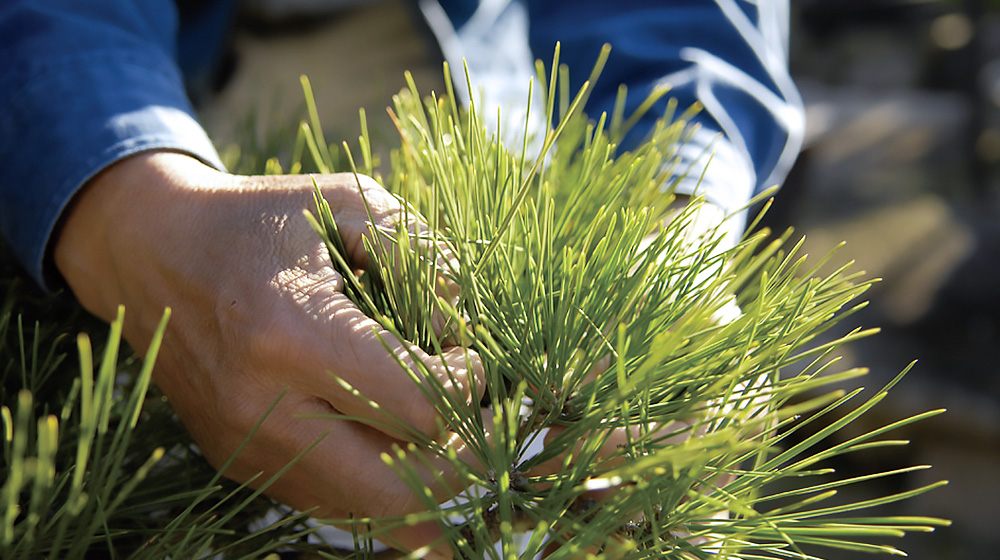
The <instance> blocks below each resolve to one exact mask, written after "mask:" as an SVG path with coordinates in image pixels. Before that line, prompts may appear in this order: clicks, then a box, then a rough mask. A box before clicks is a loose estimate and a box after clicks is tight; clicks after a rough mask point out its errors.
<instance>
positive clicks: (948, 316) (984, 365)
mask: <svg viewBox="0 0 1000 560" xmlns="http://www.w3.org/2000/svg"><path fill="white" fill-rule="evenodd" d="M320 3H322V2H320ZM345 3H346V4H355V3H356V2H350V1H348V2H345ZM299 4H301V5H300V6H297V5H299ZM314 4H316V2H310V1H308V0H298V1H295V2H270V1H267V0H257V1H252V2H249V5H250V8H249V9H248V10H247V13H246V14H245V15H244V16H243V18H242V20H241V24H240V26H239V28H238V29H237V30H236V32H235V47H234V49H233V55H232V57H231V59H230V60H229V61H228V63H229V64H228V65H227V68H228V69H229V71H228V73H227V76H226V80H225V86H224V87H222V88H221V91H219V93H218V94H217V95H215V96H213V97H212V98H211V99H210V100H208V101H207V102H206V103H205V104H204V105H203V109H202V112H203V120H204V122H205V123H206V126H207V128H208V129H209V131H210V133H211V134H212V136H213V137H214V138H215V139H216V140H217V141H218V142H219V145H220V146H227V145H236V144H243V145H245V146H247V145H252V150H259V151H262V152H263V153H269V154H274V153H278V152H279V151H280V149H287V146H289V145H290V144H289V142H290V137H289V136H287V131H288V130H289V124H290V123H294V122H297V121H298V120H299V119H300V118H301V117H302V115H303V114H304V113H303V109H302V107H303V106H302V101H301V99H302V95H301V90H300V86H299V81H298V77H299V75H300V74H307V75H309V77H310V78H311V80H312V85H313V88H314V90H315V92H316V95H317V98H318V103H319V108H320V112H321V120H322V122H323V123H324V124H325V128H327V129H328V131H327V138H337V137H340V138H346V139H353V138H356V136H357V133H358V125H357V122H358V119H357V110H358V108H359V107H366V108H367V110H368V115H369V120H370V124H371V128H372V134H373V137H374V138H375V143H376V144H379V143H382V144H384V145H390V144H391V143H392V138H394V135H393V133H392V131H391V128H390V123H389V122H388V120H387V119H386V118H385V111H384V108H385V107H386V106H387V105H388V104H389V103H390V100H391V96H392V95H393V94H394V93H396V92H397V91H398V90H399V89H400V88H402V87H403V86H404V81H403V71H404V70H410V71H411V72H412V73H413V75H414V77H415V80H416V82H417V84H418V85H419V86H420V88H421V91H424V92H427V91H430V90H432V89H433V90H436V91H442V89H443V87H442V84H441V78H440V58H439V55H438V53H437V52H436V50H435V49H434V48H433V47H432V46H431V43H430V42H429V41H428V37H427V35H426V32H425V30H423V28H421V27H420V25H421V23H420V19H419V18H418V17H416V14H415V13H414V12H413V11H412V7H411V6H410V5H409V4H408V3H407V2H405V1H403V0H386V1H382V2H375V3H366V4H364V5H358V6H352V7H348V8H342V9H339V10H337V11H334V12H330V11H328V10H327V9H322V10H314V8H313V7H312V6H313V5H314ZM791 47H792V48H791V68H792V73H793V76H794V77H795V78H796V80H797V82H798V84H799V86H800V88H801V91H802V95H803V98H804V100H805V102H806V106H807V123H808V124H807V127H808V131H807V139H806V145H805V147H804V150H803V153H802V156H801V157H800V159H799V162H798V164H797V166H796V168H795V170H794V171H793V173H792V176H791V177H790V178H789V180H788V182H787V183H786V185H785V187H784V188H783V190H782V191H781V192H780V193H779V195H778V197H777V199H776V205H775V207H774V209H773V211H772V212H771V213H770V214H769V215H768V217H767V220H766V221H767V225H768V226H770V227H772V228H775V229H778V230H782V229H784V228H785V227H794V228H795V230H796V232H797V233H798V234H802V235H805V236H806V239H807V242H806V249H807V251H808V252H810V254H815V255H817V256H822V255H824V254H826V253H827V252H828V251H829V250H830V249H831V248H832V247H834V246H835V245H836V244H837V243H838V242H840V241H846V242H847V245H846V246H845V247H844V248H843V249H841V250H840V252H839V253H838V258H837V259H835V261H834V262H837V263H843V262H845V261H847V260H851V259H853V260H855V261H856V263H857V265H856V267H857V268H858V269H861V270H865V271H867V273H868V274H869V275H870V276H872V277H878V278H881V279H882V281H881V282H879V283H878V284H876V286H875V288H874V289H873V290H872V291H871V292H869V299H870V300H871V305H869V306H868V308H866V309H865V310H864V311H863V312H861V313H859V314H857V315H855V316H852V317H850V318H849V319H848V320H847V321H845V323H844V324H843V325H841V326H840V327H839V330H838V331H837V333H835V334H843V333H845V332H846V331H847V330H849V329H850V328H852V327H854V326H858V325H863V326H865V327H872V326H879V327H881V328H882V329H883V333H882V334H880V335H879V336H876V337H873V338H870V339H866V340H863V341H861V342H859V343H857V344H854V345H853V346H851V347H850V348H849V349H848V355H846V356H845V362H846V364H845V367H846V366H847V365H863V366H868V367H870V368H871V374H870V375H869V377H868V379H867V380H866V381H865V383H866V384H867V385H868V386H871V387H877V386H881V385H882V384H884V383H885V382H887V381H889V380H890V379H891V378H893V377H894V376H895V375H896V374H897V373H898V372H899V371H901V370H902V369H904V368H905V367H906V366H907V364H908V363H910V362H911V361H912V360H915V359H916V360H919V362H918V363H917V365H916V366H915V367H914V368H913V370H912V371H911V373H910V374H909V375H908V377H907V379H905V380H904V382H903V383H902V384H900V385H899V386H898V387H897V388H896V389H894V391H893V392H892V393H891V394H890V398H889V399H887V401H886V402H884V403H883V404H882V405H881V406H879V407H876V409H875V411H874V413H873V414H869V415H867V416H866V417H865V420H864V422H863V424H864V425H860V426H857V427H855V428H854V429H856V430H861V429H871V428H874V427H877V426H881V425H883V424H886V423H890V422H892V421H895V420H898V419H901V418H904V417H907V416H909V415H912V414H916V413H920V412H923V411H926V410H930V409H936V408H942V407H943V408H947V409H948V413H947V414H944V415H942V416H938V417H936V418H934V419H931V420H929V421H925V422H921V423H918V424H917V425H916V426H913V427H911V428H909V429H907V430H906V431H905V432H904V433H896V434H895V437H901V438H906V439H910V440H911V442H912V443H911V445H909V446H907V447H905V448H893V450H892V451H890V452H869V453H863V454H856V455H855V456H851V457H850V458H849V459H845V460H842V461H841V462H840V463H839V464H837V465H834V466H835V467H836V468H837V469H838V470H839V471H841V472H842V473H843V474H854V473H856V474H862V473H868V472H873V471H874V470H875V469H878V470H887V469H892V468H901V467H905V466H910V465H915V464H930V465H934V468H933V469H931V470H929V471H922V472H919V473H914V474H911V475H908V476H905V477H897V478H896V479H893V480H892V481H891V482H890V483H889V484H890V485H891V486H883V487H882V488H880V489H879V491H881V492H884V493H886V492H896V491H903V490H905V489H910V488H914V487H917V486H919V485H922V484H926V483H930V482H934V481H937V480H940V479H948V480H950V481H951V483H950V485H949V486H947V487H945V488H944V489H939V490H937V491H935V492H931V493H929V494H926V495H924V496H921V497H919V498H917V499H914V500H910V501H907V502H903V503H902V504H899V505H896V506H893V509H891V510H886V511H892V512H896V513H899V514H910V515H932V516H939V517H946V518H950V519H952V520H954V524H953V526H952V527H950V528H947V529H941V530H939V531H938V532H937V533H935V534H931V535H914V536H910V537H907V539H906V540H904V541H902V542H899V543H893V544H897V545H898V546H900V547H901V548H903V549H904V550H906V551H907V552H908V553H909V555H910V557H912V558H915V559H918V560H931V559H934V560H938V559H955V560H966V559H970V560H971V559H973V558H976V559H982V558H996V557H997V552H996V551H997V550H1000V366H998V363H1000V359H998V357H997V356H996V355H995V354H994V353H995V352H997V351H998V350H1000V0H951V1H948V0H792V45H791ZM359 77H360V78H359ZM282 131H285V132H282ZM252 150H251V151H252ZM229 155H230V156H232V155H235V154H232V153H230V154H229ZM849 435H850V434H844V435H843V437H849ZM886 511H883V513H885V512H886ZM835 554H837V553H825V556H827V557H829V558H830V559H831V560H837V559H845V560H846V559H853V558H860V557H867V556H866V555H852V554H850V553H842V554H838V555H835Z"/></svg>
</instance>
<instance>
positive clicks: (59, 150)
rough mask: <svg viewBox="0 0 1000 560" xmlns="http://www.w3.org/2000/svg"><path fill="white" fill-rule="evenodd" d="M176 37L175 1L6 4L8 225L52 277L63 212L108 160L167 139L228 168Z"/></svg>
mask: <svg viewBox="0 0 1000 560" xmlns="http://www.w3.org/2000/svg"><path fill="white" fill-rule="evenodd" d="M176 37H177V17H176V9H175V7H174V5H173V3H172V2H171V1H170V0H143V1H142V2H135V1H133V0H102V1H100V2H97V1H88V2H80V1H78V0H64V1H58V0H30V1H23V2H21V1H13V2H12V1H9V0H8V1H4V2H2V3H0V231H2V234H3V237H4V239H5V240H6V241H7V243H8V244H9V245H10V246H11V248H12V249H13V251H14V252H15V254H16V255H17V257H18V258H19V259H20V261H21V263H22V264H23V265H24V266H25V267H26V268H27V269H28V271H29V272H30V273H31V275H32V276H33V277H34V278H35V279H36V280H38V281H39V282H40V283H43V284H44V283H45V280H49V279H50V278H47V276H48V275H49V274H50V273H51V271H50V270H45V269H46V268H49V267H46V266H45V260H46V250H47V248H48V245H49V239H50V237H51V235H52V233H53V230H54V229H55V227H56V225H57V223H58V221H59V217H60V214H61V213H62V212H63V211H64V210H65V208H66V205H67V204H68V203H69V200H70V199H71V198H72V196H73V194H74V193H75V192H76V191H77V190H78V189H79V188H80V187H81V186H82V185H83V184H84V183H85V182H86V181H87V180H88V179H90V178H91V177H93V176H94V175H95V174H96V173H98V172H99V171H100V170H101V169H103V168H104V167H106V166H108V165H109V164H111V163H113V162H115V161H117V160H119V159H122V158H124V157H127V156H129V155H132V154H135V153H139V152H142V151H145V150H150V149H157V148H162V149H174V150H180V151H184V152H187V153H190V154H191V155H194V156H196V157H198V158H200V159H202V160H203V161H205V162H206V163H209V164H211V165H214V166H216V167H220V168H221V166H222V164H221V163H220V162H219V158H218V155H217V154H216V152H215V149H214V147H213V146H212V143H211V142H210V141H209V139H208V137H207V135H206V134H205V132H204V131H203V130H202V128H201V126H200V125H198V123H197V121H196V120H195V118H194V116H193V115H194V113H193V110H192V108H191V106H190V103H189V102H188V99H187V96H186V95H185V91H184V87H183V81H182V77H181V74H180V72H179V70H178V69H177V64H176V62H175V58H176V55H175V51H176V46H175V42H176ZM141 187H142V186H141V185H136V188H141Z"/></svg>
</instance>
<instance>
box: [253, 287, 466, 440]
mask: <svg viewBox="0 0 1000 560" xmlns="http://www.w3.org/2000/svg"><path fill="white" fill-rule="evenodd" d="M283 287H284V288H286V289H287V288H288V284H287V283H286V284H285V285H284V286H283ZM286 293H287V292H286ZM294 299H297V298H294ZM317 299H322V300H324V301H325V302H326V303H322V304H320V303H318V302H317ZM291 303H292V304H293V305H290V306H288V308H287V309H285V311H284V312H283V313H280V314H278V315H277V317H279V318H276V319H275V320H273V321H272V322H271V323H270V324H268V325H258V326H257V331H256V333H257V334H256V335H255V336H253V337H252V339H251V341H250V342H249V344H250V345H251V348H252V350H251V352H250V355H251V359H253V360H254V362H255V365H254V370H255V371H262V372H268V373H271V374H273V375H276V376H280V377H281V378H283V379H286V380H288V382H289V384H291V385H292V386H294V387H296V388H297V389H299V390H300V391H303V392H305V393H309V394H312V395H315V396H318V397H321V398H323V399H325V400H327V401H328V402H329V403H330V404H331V405H332V406H333V407H334V408H335V409H337V410H338V411H340V412H341V413H343V414H346V415H350V416H357V417H359V418H363V419H367V420H371V421H373V422H377V423H379V425H378V427H379V429H381V430H383V431H386V432H387V433H394V434H396V435H397V436H398V432H399V430H400V429H406V428H412V429H413V430H416V431H417V432H420V433H423V434H425V435H428V436H432V435H435V434H437V433H438V432H439V431H440V427H439V415H438V413H437V410H436V409H435V407H434V405H433V403H432V401H431V400H429V399H428V395H439V394H441V395H447V394H450V395H452V398H455V399H459V400H460V401H463V402H466V403H471V402H473V395H476V397H477V398H478V397H479V396H480V395H481V394H482V390H483V387H484V381H483V379H484V376H483V372H482V364H481V362H480V360H479V357H478V356H477V355H476V353H475V352H474V351H472V350H468V349H464V348H452V349H448V351H446V352H445V353H444V354H443V355H442V356H432V355H429V354H427V353H426V352H424V351H422V350H420V349H419V348H418V347H416V346H415V345H413V344H410V343H406V342H402V341H400V340H398V339H397V338H396V337H395V336H394V335H392V334H391V333H390V332H388V331H386V330H385V329H383V328H381V327H380V326H379V325H378V323H376V322H375V321H373V320H372V319H371V318H369V317H367V316H366V315H365V314H364V313H362V312H361V310H359V309H358V308H357V307H356V306H354V304H353V303H351V302H350V300H349V299H348V298H347V296H345V295H344V294H343V293H340V292H335V291H333V292H328V293H325V294H314V295H311V296H310V305H308V306H303V305H301V304H300V303H299V302H296V301H293V302H291ZM393 419H396V420H398V422H395V424H396V425H395V426H388V425H386V424H387V422H390V421H392V420H393ZM399 423H402V424H403V425H402V426H399V425H398V424H399Z"/></svg>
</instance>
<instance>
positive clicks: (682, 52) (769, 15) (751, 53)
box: [420, 0, 805, 227]
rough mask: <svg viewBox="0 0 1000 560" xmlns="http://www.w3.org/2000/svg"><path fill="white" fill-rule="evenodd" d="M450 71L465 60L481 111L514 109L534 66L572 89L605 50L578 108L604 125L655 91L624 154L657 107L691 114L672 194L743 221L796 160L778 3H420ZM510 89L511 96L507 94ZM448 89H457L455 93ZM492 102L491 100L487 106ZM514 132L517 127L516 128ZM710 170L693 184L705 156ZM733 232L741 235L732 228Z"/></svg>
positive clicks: (796, 103) (796, 121) (797, 125)
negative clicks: (555, 73) (557, 73)
mask: <svg viewBox="0 0 1000 560" xmlns="http://www.w3.org/2000/svg"><path fill="white" fill-rule="evenodd" d="M420 4H421V8H422V10H423V12H424V14H425V16H426V17H427V20H428V23H429V24H430V26H431V29H432V30H433V31H434V32H435V34H436V35H437V37H438V39H439V41H440V42H441V46H442V51H443V52H444V54H445V57H446V58H448V59H449V60H450V61H451V62H452V63H453V64H454V63H456V62H457V63H461V60H462V58H465V59H466V61H467V62H468V64H469V69H470V74H471V75H472V77H473V79H474V80H475V81H477V82H478V83H479V84H480V85H481V86H482V90H483V91H484V92H486V97H487V101H492V103H487V104H488V105H490V107H491V108H492V106H494V105H499V106H500V107H502V108H503V109H504V111H507V110H508V108H509V107H511V106H516V105H517V104H518V103H521V104H523V100H524V98H525V95H524V89H523V88H524V84H526V83H527V80H528V79H529V77H531V76H533V74H534V68H533V66H532V61H533V59H534V58H538V59H541V60H543V61H548V60H551V57H552V53H553V51H554V48H555V44H556V42H559V43H560V44H561V55H560V56H561V62H563V63H565V64H567V66H568V67H569V69H570V76H571V78H572V80H571V81H574V82H575V86H577V87H579V86H580V85H581V84H582V82H583V80H585V79H586V78H587V76H589V74H590V70H591V68H592V67H593V65H594V62H595V61H596V60H597V57H598V53H599V52H600V50H601V48H602V46H603V45H604V44H605V43H608V44H610V45H611V48H612V50H611V56H610V58H609V60H608V64H607V66H606V67H605V70H604V72H603V74H602V75H601V77H600V79H599V80H598V82H597V84H595V90H594V92H593V93H592V95H591V97H590V100H589V102H588V105H587V108H586V110H587V112H588V114H590V115H592V116H593V115H599V114H600V113H602V112H608V113H610V112H611V110H612V109H613V107H614V103H615V99H616V96H617V92H618V87H619V84H625V85H626V86H627V87H628V91H629V96H628V103H627V107H626V111H627V112H628V111H631V110H633V109H635V108H636V107H637V106H638V105H639V103H641V102H642V101H643V100H644V99H645V98H646V97H647V96H648V95H649V94H650V93H651V92H652V91H653V90H654V88H657V87H662V86H664V85H669V86H670V88H671V90H670V93H669V94H668V96H667V97H665V98H664V99H663V100H662V101H661V103H660V105H659V107H657V110H653V111H650V112H649V113H647V116H646V117H645V118H644V119H643V120H642V121H640V122H639V124H638V125H637V126H636V127H635V128H634V129H633V132H632V133H631V135H630V136H629V137H628V138H626V145H625V146H624V147H625V148H628V146H629V144H631V145H634V144H635V143H636V142H637V141H638V140H640V139H641V138H642V137H643V136H644V135H645V133H647V132H648V131H649V129H650V127H651V126H652V124H653V122H654V121H655V119H656V118H657V117H659V116H660V115H662V114H663V111H664V110H665V108H666V105H665V104H666V102H667V99H668V98H675V99H677V101H678V103H679V106H680V107H681V108H686V107H688V106H691V105H692V104H694V103H696V102H697V103H700V104H701V105H703V106H704V110H703V111H702V112H701V113H700V114H699V115H698V116H697V117H696V121H697V122H698V123H699V125H700V129H699V130H698V132H696V133H695V134H694V136H693V138H692V139H691V141H690V142H689V143H688V144H686V145H685V146H683V147H681V153H680V156H681V159H682V162H681V165H679V166H678V167H677V168H678V169H685V168H687V167H688V165H695V167H692V169H694V170H696V171H695V172H694V173H692V174H691V175H690V176H689V177H687V178H685V180H684V181H682V183H681V185H680V186H679V187H678V189H679V190H680V191H681V192H683V193H686V194H696V193H697V194H701V195H704V196H705V197H706V199H708V200H709V201H710V202H712V203H714V204H715V205H717V206H719V207H721V208H723V209H724V210H726V211H727V212H728V213H731V214H733V215H734V216H735V217H736V221H741V220H742V219H743V215H744V213H743V212H741V209H742V208H744V207H745V206H746V204H747V202H748V201H749V200H750V198H751V197H752V196H753V195H754V194H756V193H758V192H760V191H761V190H763V189H765V188H767V187H770V186H772V185H776V184H779V183H781V182H782V181H783V180H784V178H785V176H786V175H787V173H788V171H789V170H790V168H791V166H792V163H794V160H795V157H796V156H797V155H798V151H799V149H800V148H801V143H802V136H803V132H804V127H805V125H804V120H805V119H804V112H803V109H802V102H801V99H800V97H799V94H798V91H797V89H796V88H795V86H794V84H793V82H792V79H791V77H790V76H789V74H788V65H787V33H788V17H789V14H788V7H789V6H788V0H757V1H753V2H751V1H747V0H669V1H666V0H617V1H609V0H576V1H573V2H568V1H566V0H494V1H478V2H477V0H421V2H420ZM511 84H517V86H514V87H512V86H511ZM459 88H460V89H462V87H461V84H459ZM491 97H492V100H491V99H490V98H491ZM522 122H523V121H522ZM706 154H711V163H710V164H709V165H708V168H707V169H706V170H705V173H704V175H702V174H701V172H700V169H699V167H698V166H697V165H700V166H701V167H704V165H705V163H706V161H707V159H708V158H707V155H706ZM740 227H742V226H740Z"/></svg>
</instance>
